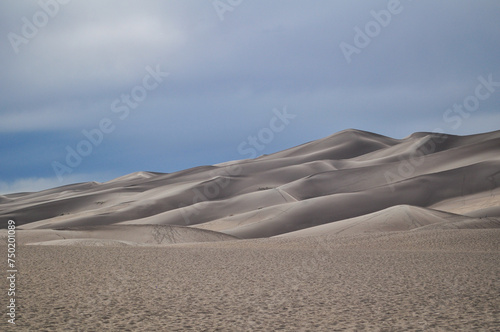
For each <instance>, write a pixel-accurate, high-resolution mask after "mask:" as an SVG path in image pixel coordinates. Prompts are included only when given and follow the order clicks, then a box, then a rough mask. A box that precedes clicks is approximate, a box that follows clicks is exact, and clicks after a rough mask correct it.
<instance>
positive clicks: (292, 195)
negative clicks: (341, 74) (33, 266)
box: [0, 129, 500, 245]
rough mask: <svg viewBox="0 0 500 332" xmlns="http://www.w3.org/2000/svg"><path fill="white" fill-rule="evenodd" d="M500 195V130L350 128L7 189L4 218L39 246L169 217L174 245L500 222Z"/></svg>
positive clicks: (136, 234) (110, 239) (129, 238)
mask: <svg viewBox="0 0 500 332" xmlns="http://www.w3.org/2000/svg"><path fill="white" fill-rule="evenodd" d="M499 193H500V131H497V132H491V133H485V134H479V135H471V136H453V135H444V134H436V133H415V134H412V135H410V136H408V137H406V138H404V139H393V138H389V137H385V136H381V135H377V134H373V133H368V132H364V131H359V130H352V129H350V130H345V131H342V132H339V133H336V134H334V135H332V136H329V137H326V138H324V139H320V140H317V141H313V142H309V143H306V144H303V145H300V146H297V147H294V148H291V149H288V150H285V151H281V152H278V153H274V154H271V155H265V156H261V157H259V158H256V159H252V160H241V161H234V162H227V163H223V164H219V165H213V166H202V167H196V168H193V169H189V170H185V171H181V172H176V173H172V174H162V173H154V172H137V173H133V174H129V175H125V176H122V177H119V178H117V179H114V180H112V181H109V182H105V183H96V182H91V183H80V184H74V185H68V186H63V187H59V188H54V189H50V190H45V191H41V192H36V193H19V194H10V195H4V196H0V216H1V217H2V219H14V220H15V221H16V223H17V225H18V228H19V229H22V230H24V232H22V234H25V235H22V236H24V237H25V239H30V240H29V241H28V242H31V243H41V242H45V241H52V242H50V243H51V244H75V243H77V244H80V245H81V244H91V243H94V244H120V245H122V244H127V245H131V244H136V245H137V244H140V245H155V244H158V243H156V242H155V241H154V239H153V238H152V235H151V234H152V232H153V231H154V230H156V231H158V229H160V228H158V227H160V226H163V228H161V229H162V230H163V232H164V233H165V234H166V233H169V232H170V233H171V234H176V236H177V238H175V239H169V240H168V241H170V242H169V243H185V242H204V241H218V240H233V239H236V238H262V237H273V236H293V237H297V236H310V235H318V234H323V233H331V234H359V233H372V232H391V231H416V230H419V229H422V228H430V227H432V228H498V227H499V221H498V220H499V219H498V218H499V217H500V198H499V196H498V194H499ZM155 225H156V226H155ZM170 226H176V227H170ZM178 226H184V227H178ZM185 226H187V227H185ZM155 227H156V228H155ZM62 229H66V230H64V231H63V230H62ZM28 230H30V231H33V233H32V234H33V235H29V232H28ZM42 230H45V233H43V232H42ZM35 231H36V232H35ZM170 233H169V234H170ZM63 234H65V236H67V238H61V236H63ZM75 239H79V241H74V240H75ZM26 241H27V240H26ZM26 241H25V242H26ZM92 241H97V242H92ZM99 241H100V242H99ZM117 241H118V242H117ZM120 241H121V242H120ZM165 241H166V240H165ZM164 243H166V242H164Z"/></svg>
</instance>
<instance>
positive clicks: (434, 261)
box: [0, 230, 500, 331]
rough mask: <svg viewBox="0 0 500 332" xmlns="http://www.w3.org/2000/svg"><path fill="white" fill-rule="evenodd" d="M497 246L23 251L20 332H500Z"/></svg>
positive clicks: (419, 239) (423, 242)
mask: <svg viewBox="0 0 500 332" xmlns="http://www.w3.org/2000/svg"><path fill="white" fill-rule="evenodd" d="M499 236H500V231H499V230H431V231H421V232H408V231H407V232H393V233H384V234H378V235H377V234H375V235H374V234H369V235H357V236H344V237H340V236H330V237H305V238H298V239H297V238H295V239H281V238H275V239H267V240H245V241H225V242H211V243H205V244H179V245H170V246H163V247H130V246H128V247H117V246H108V247H87V246H72V247H60V246H23V247H21V248H20V250H19V264H20V265H19V270H20V273H19V275H18V276H19V281H18V289H19V294H18V297H17V300H18V303H19V307H18V317H17V318H18V319H17V322H18V325H17V327H16V330H22V331H27V330H30V331H35V330H36V331H76V330H79V331H335V330H339V331H341V330H373V331H402V330H409V331H412V330H413V331H422V330H425V331H456V330H465V331H472V330H483V331H493V330H495V328H497V327H498V326H499V324H500V298H499V297H498V294H500V280H499V278H498V275H500V245H499V240H498V239H499ZM2 248H3V247H2ZM7 328H8V327H7V326H6V322H5V319H4V320H2V321H1V322H0V329H1V330H7Z"/></svg>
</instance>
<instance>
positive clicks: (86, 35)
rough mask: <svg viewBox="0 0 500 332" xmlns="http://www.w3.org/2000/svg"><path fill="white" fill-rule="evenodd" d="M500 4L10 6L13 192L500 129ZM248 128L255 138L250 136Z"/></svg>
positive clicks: (2, 94) (65, 1)
mask: <svg viewBox="0 0 500 332" xmlns="http://www.w3.org/2000/svg"><path fill="white" fill-rule="evenodd" d="M499 17H500V2H499V1H498V0H491V1H472V0H471V1H456V0H450V1H431V0H429V1H415V0H414V1H411V0H401V1H400V2H398V1H394V0H390V1H332V0H329V1H320V0H316V1H315V0H308V1H305V0H304V1H292V0H287V1H285V0H281V1H279V0H265V1H264V0H243V1H241V0H221V1H212V0H192V1H189V0H168V1H166V0H165V1H148V0H142V1H130V0H128V1H127V0H125V1H124V0H119V1H118V0H116V1H110V0H107V1H102V0H99V1H97V0H96V1H93V0H72V1H69V0H59V1H56V0H41V1H18V0H6V1H1V2H0V37H1V39H0V61H1V67H0V68H1V71H0V156H1V157H0V158H1V159H0V193H9V192H18V191H34V190H41V189H46V188H50V187H55V186H59V185H64V184H68V183H75V182H82V181H99V182H102V181H107V180H110V179H112V178H115V177H118V176H121V175H124V174H128V173H132V172H136V171H156V172H173V171H177V170H181V169H186V168H189V167H194V166H199V165H210V164H216V163H220V162H224V161H229V160H236V159H245V158H251V157H254V156H256V155H260V154H269V153H272V152H276V151H279V150H282V149H285V148H289V147H292V146H295V145H299V144H302V143H305V142H308V141H311V140H315V139H319V138H322V137H325V136H328V135H331V134H333V133H335V132H337V131H340V130H343V129H346V128H356V129H362V130H366V131H371V132H376V133H379V134H383V135H387V136H391V137H395V138H403V137H406V136H408V135H410V134H411V133H413V132H417V131H434V130H439V131H444V132H446V133H451V134H474V133H480V132H486V131H493V130H498V129H500V128H499V124H500V83H498V82H500V66H499V64H500V20H499V19H498V18H499ZM249 137H254V138H253V139H252V138H249Z"/></svg>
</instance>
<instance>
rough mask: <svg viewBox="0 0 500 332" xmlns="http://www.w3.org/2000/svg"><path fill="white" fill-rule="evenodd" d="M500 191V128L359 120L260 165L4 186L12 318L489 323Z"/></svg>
mask: <svg viewBox="0 0 500 332" xmlns="http://www.w3.org/2000/svg"><path fill="white" fill-rule="evenodd" d="M499 194H500V131H496V132H491V133H484V134H479V135H471V136H453V135H444V134H436V133H415V134H413V135H410V136H408V137H406V138H404V139H393V138H389V137H385V136H381V135H377V134H373V133H368V132H364V131H359V130H353V129H350V130H345V131H342V132H339V133H336V134H334V135H331V136H329V137H326V138H324V139H320V140H317V141H313V142H309V143H306V144H303V145H301V146H298V147H294V148H291V149H288V150H285V151H281V152H278V153H275V154H271V155H265V156H261V157H259V158H256V159H251V160H239V161H231V162H227V163H222V164H217V165H212V166H201V167H195V168H192V169H188V170H184V171H180V172H176V173H171V174H163V173H155V172H142V171H141V172H137V173H133V174H128V175H125V176H122V177H120V178H117V179H114V180H112V181H108V182H105V183H97V182H89V183H80V184H73V185H68V186H64V187H59V188H53V189H49V190H45V191H41V192H36V193H16V194H9V195H3V196H0V222H1V225H0V226H1V227H0V228H2V229H0V243H3V244H5V238H6V234H7V233H6V230H5V222H6V221H7V220H10V219H12V220H15V222H16V240H17V244H18V247H17V257H16V260H17V264H18V270H19V273H18V276H17V277H18V280H17V288H18V291H17V297H16V301H17V303H18V308H17V309H18V310H17V317H16V318H17V322H18V326H17V327H16V329H17V330H20V331H68V330H69V331H280V330H281V331H335V330H353V331H355V330H374V331H402V330H414V331H443V330H449V331H456V330H465V331H472V330H474V331H475V330H484V331H493V330H495V329H497V328H498V326H500V301H499V298H500V297H499V294H500V279H499V278H498V276H499V275H500V273H499V272H500V271H499V270H500V198H499V197H500V196H499ZM3 244H2V245H0V249H1V250H2V251H1V252H4V253H5V255H6V253H7V248H6V247H5V245H3ZM2 280H3V281H2V282H4V283H5V286H7V284H6V283H7V280H6V278H2ZM2 287H3V286H2ZM7 288H8V287H3V288H2V289H7ZM4 294H5V292H4V293H3V295H2V301H3V299H4V297H3V296H4ZM6 317H7V316H6V315H5V317H4V319H3V320H2V321H0V330H1V331H3V330H7V329H9V326H7V319H6Z"/></svg>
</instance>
